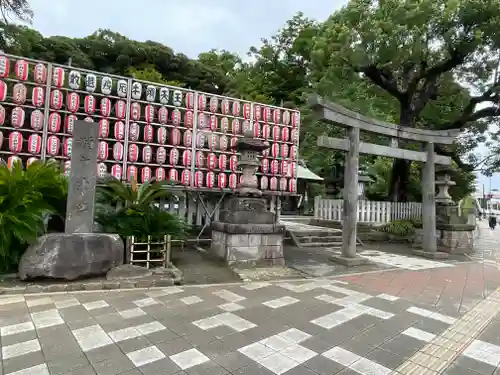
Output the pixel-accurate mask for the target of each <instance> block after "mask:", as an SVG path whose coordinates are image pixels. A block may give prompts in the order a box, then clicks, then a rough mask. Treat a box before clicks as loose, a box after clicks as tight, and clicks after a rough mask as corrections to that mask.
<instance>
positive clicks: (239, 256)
mask: <svg viewBox="0 0 500 375" xmlns="http://www.w3.org/2000/svg"><path fill="white" fill-rule="evenodd" d="M284 238H285V226H284V225H280V224H276V223H275V214H274V213H272V212H269V211H267V209H266V201H265V199H263V198H255V197H238V196H236V197H232V198H230V199H229V200H228V201H227V202H226V205H225V209H223V210H221V213H220V221H218V222H214V223H212V245H211V251H212V253H213V254H215V255H217V256H218V257H219V258H222V259H224V260H225V261H226V262H227V263H228V264H229V265H231V266H238V267H255V266H261V265H264V266H283V265H284V264H285V260H284V257H283V240H284Z"/></svg>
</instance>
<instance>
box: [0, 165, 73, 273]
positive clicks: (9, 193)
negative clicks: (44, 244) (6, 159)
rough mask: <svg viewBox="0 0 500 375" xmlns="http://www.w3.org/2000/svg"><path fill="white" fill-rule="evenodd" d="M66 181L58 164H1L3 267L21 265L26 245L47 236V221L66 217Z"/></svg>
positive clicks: (0, 229)
mask: <svg viewBox="0 0 500 375" xmlns="http://www.w3.org/2000/svg"><path fill="white" fill-rule="evenodd" d="M66 195H67V183H66V179H65V177H64V176H63V174H62V173H61V171H60V169H59V168H58V166H57V164H55V163H41V162H35V163H33V164H31V165H30V167H29V168H27V169H26V170H25V169H24V168H23V166H22V165H21V164H20V163H16V164H14V166H13V167H12V169H9V168H8V167H7V166H6V165H5V164H2V165H0V259H1V263H2V264H1V268H3V269H4V270H5V269H8V268H11V267H13V266H14V265H16V264H17V262H18V260H19V258H20V256H21V255H22V252H23V251H24V249H25V248H26V246H27V245H28V244H30V243H32V242H34V241H35V240H36V238H37V236H39V235H41V234H43V233H44V230H45V226H44V218H45V217H46V216H47V215H50V214H57V215H63V214H64V211H65V204H66Z"/></svg>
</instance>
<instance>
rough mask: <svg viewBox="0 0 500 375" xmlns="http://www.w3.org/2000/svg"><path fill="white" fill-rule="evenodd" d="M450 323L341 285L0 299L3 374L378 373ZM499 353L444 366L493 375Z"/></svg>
mask: <svg viewBox="0 0 500 375" xmlns="http://www.w3.org/2000/svg"><path fill="white" fill-rule="evenodd" d="M407 272H411V271H407ZM460 316H461V314H460V313H459V312H454V313H452V314H444V313H443V312H442V311H441V312H440V311H437V310H436V309H431V308H429V306H427V305H425V304H421V303H418V302H413V301H408V300H405V299H403V298H399V297H397V296H395V295H390V294H388V293H378V294H370V293H367V292H365V291H364V290H363V289H362V288H360V287H358V286H356V285H351V284H348V283H347V282H345V281H343V280H314V281H308V282H304V281H303V280H302V281H300V282H295V281H294V282H273V283H264V282H262V283H246V284H232V285H214V286H204V287H195V286H191V287H182V288H181V287H170V288H164V289H154V290H145V291H139V290H135V291H121V292H116V291H109V292H90V293H88V292H87V293H85V292H78V293H72V294H59V295H38V296H33V295H26V296H21V295H18V296H16V295H13V296H4V297H1V298H0V319H1V320H0V340H1V349H2V350H1V354H2V373H3V374H4V375H48V374H50V375H63V374H68V375H69V374H73V375H89V374H90V375H91V374H93V375H95V374H99V375H115V374H122V375H141V374H143V375H149V374H151V375H153V374H154V375H156V374H177V375H186V374H189V375H195V374H197V375H201V374H207V375H223V374H233V375H245V374H247V375H266V374H287V375H314V374H321V375H332V374H341V375H349V374H354V373H357V374H361V375H379V374H380V375H385V374H390V373H391V372H392V371H393V370H395V369H396V368H398V367H399V366H400V365H401V364H402V363H404V362H405V361H407V359H408V358H410V357H411V356H412V355H413V354H415V352H417V351H418V350H419V349H421V348H422V347H424V346H425V345H426V344H427V343H428V342H429V341H430V340H432V339H433V337H435V336H436V335H439V334H440V333H441V332H443V331H444V330H445V329H447V328H448V327H449V326H450V325H452V324H454V323H455V322H456V321H457V319H459V318H460ZM498 344H500V342H499V339H498V337H497V336H494V335H490V336H487V337H483V338H481V340H480V341H478V342H474V343H473V344H471V346H470V347H469V348H467V350H466V352H465V354H464V355H463V356H462V357H463V358H462V357H461V358H460V361H466V362H464V364H463V365H462V364H460V363H459V364H458V365H456V366H454V367H453V369H457V368H458V369H459V370H464V369H468V368H478V369H481V370H480V372H481V373H482V374H490V373H491V374H492V373H493V372H494V371H495V370H496V368H497V366H498V364H499V362H500V346H497V345H498ZM492 353H493V354H492ZM457 366H458V367H457ZM454 371H455V370H454ZM487 371H490V372H487Z"/></svg>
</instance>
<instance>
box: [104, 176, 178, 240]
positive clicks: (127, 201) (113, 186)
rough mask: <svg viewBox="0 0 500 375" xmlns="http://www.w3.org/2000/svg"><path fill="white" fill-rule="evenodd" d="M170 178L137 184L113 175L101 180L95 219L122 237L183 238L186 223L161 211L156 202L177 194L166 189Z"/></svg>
mask: <svg viewBox="0 0 500 375" xmlns="http://www.w3.org/2000/svg"><path fill="white" fill-rule="evenodd" d="M167 186H168V182H163V181H162V182H160V181H156V180H151V181H149V182H146V183H144V184H142V185H141V186H137V184H136V183H135V182H133V183H132V184H127V183H124V182H121V181H119V180H117V179H114V178H112V177H108V178H106V179H104V180H101V181H100V182H99V184H98V188H97V197H96V201H97V205H96V222H97V223H98V224H99V225H100V227H101V230H102V231H104V232H108V233H117V234H119V235H120V236H121V237H122V238H126V237H130V236H135V237H139V238H141V239H142V238H145V237H147V236H148V235H149V236H152V237H156V238H157V237H162V236H164V235H166V234H171V235H173V236H174V237H177V238H180V237H182V236H184V234H185V232H186V225H185V223H184V221H183V220H181V219H180V218H179V217H178V216H176V215H173V214H171V213H169V212H165V211H162V210H161V209H160V208H158V207H156V206H155V203H157V202H158V200H160V199H162V198H173V197H175V195H173V194H172V193H170V192H169V191H168V190H166V187H167Z"/></svg>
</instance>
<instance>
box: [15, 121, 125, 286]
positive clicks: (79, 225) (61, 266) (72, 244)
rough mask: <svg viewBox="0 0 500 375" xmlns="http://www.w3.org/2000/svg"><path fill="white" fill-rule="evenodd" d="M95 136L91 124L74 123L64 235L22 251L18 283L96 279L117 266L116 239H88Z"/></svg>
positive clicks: (119, 250)
mask: <svg viewBox="0 0 500 375" xmlns="http://www.w3.org/2000/svg"><path fill="white" fill-rule="evenodd" d="M98 132H99V126H98V124H97V123H95V122H86V121H76V122H75V126H74V133H73V149H72V154H71V164H72V168H71V173H70V177H69V182H68V202H67V210H66V211H67V212H66V229H65V233H51V234H47V235H44V236H42V237H40V238H39V239H38V240H37V241H36V242H35V243H34V244H33V245H31V246H30V247H29V248H28V249H27V250H26V252H25V253H24V254H23V256H22V257H21V262H20V264H19V277H20V278H21V279H22V280H27V279H34V278H52V279H65V280H74V279H78V278H83V277H90V276H100V275H104V274H105V273H106V272H107V271H109V270H110V269H111V268H113V267H116V266H119V265H121V264H122V263H123V254H124V246H123V241H122V240H121V239H120V237H119V236H118V235H116V234H105V233H92V229H93V226H94V205H95V188H96V180H97V142H98Z"/></svg>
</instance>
